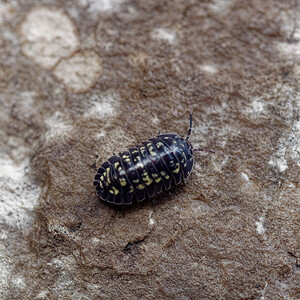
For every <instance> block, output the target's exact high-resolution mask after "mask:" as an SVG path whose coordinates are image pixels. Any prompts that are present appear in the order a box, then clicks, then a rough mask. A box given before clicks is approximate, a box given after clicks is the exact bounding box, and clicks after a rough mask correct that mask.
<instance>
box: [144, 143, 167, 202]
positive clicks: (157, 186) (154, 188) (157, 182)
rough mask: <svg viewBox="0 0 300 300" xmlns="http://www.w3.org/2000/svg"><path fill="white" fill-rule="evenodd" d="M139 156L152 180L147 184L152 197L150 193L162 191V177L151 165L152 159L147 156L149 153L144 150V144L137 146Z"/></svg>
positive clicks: (154, 193)
mask: <svg viewBox="0 0 300 300" xmlns="http://www.w3.org/2000/svg"><path fill="white" fill-rule="evenodd" d="M138 149H139V153H140V156H141V158H142V162H143V164H144V166H145V170H146V172H147V175H148V176H149V178H150V180H153V181H152V183H151V184H150V185H149V188H148V189H147V190H148V193H149V196H150V197H152V196H151V195H153V196H154V195H156V194H159V193H161V192H162V190H163V188H164V184H163V181H162V178H161V176H160V174H159V172H158V171H157V169H156V168H155V166H154V165H153V162H152V160H151V159H150V158H149V154H148V152H147V150H146V147H145V146H138Z"/></svg>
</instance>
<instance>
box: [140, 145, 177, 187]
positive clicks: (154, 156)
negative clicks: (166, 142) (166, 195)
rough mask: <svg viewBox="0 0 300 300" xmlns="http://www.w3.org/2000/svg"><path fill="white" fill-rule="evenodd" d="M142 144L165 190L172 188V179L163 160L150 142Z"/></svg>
mask: <svg viewBox="0 0 300 300" xmlns="http://www.w3.org/2000/svg"><path fill="white" fill-rule="evenodd" d="M142 144H143V145H144V146H145V148H146V151H147V153H148V156H149V159H150V160H151V161H152V164H153V166H154V168H155V169H156V170H157V174H159V175H160V177H161V178H162V182H163V184H164V188H165V190H166V191H167V190H169V189H170V188H171V186H172V177H171V174H170V172H169V170H168V168H167V166H166V165H165V163H164V161H163V159H162V158H161V156H160V155H159V153H158V151H157V150H156V148H155V147H154V145H153V144H152V142H151V141H149V142H143V143H142Z"/></svg>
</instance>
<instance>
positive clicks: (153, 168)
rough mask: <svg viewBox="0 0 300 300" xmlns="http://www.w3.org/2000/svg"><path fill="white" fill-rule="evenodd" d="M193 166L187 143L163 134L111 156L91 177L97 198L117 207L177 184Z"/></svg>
mask: <svg viewBox="0 0 300 300" xmlns="http://www.w3.org/2000/svg"><path fill="white" fill-rule="evenodd" d="M192 167H193V156H192V148H191V145H190V144H189V142H188V140H184V139H183V138H182V137H180V136H178V135H176V134H162V135H158V136H157V137H156V138H153V139H150V140H149V141H147V142H143V143H142V145H139V146H136V147H134V148H130V149H129V151H124V152H121V153H119V155H118V156H116V155H113V156H112V157H110V158H109V159H108V161H106V162H104V163H103V164H102V165H101V167H100V168H99V169H98V171H97V174H96V175H95V178H94V182H93V184H94V186H95V187H96V191H97V195H99V196H100V198H101V199H102V200H104V201H107V202H109V203H113V204H116V205H130V204H132V202H133V200H134V199H135V200H136V201H143V200H145V199H146V197H147V196H148V197H153V196H155V195H157V194H159V193H161V192H162V191H163V190H169V189H170V188H171V186H172V184H180V183H181V182H182V180H183V179H185V178H187V177H188V176H189V175H190V173H191V170H192Z"/></svg>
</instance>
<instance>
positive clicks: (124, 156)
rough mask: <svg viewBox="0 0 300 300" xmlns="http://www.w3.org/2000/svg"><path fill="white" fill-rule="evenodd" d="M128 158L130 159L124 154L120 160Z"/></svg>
mask: <svg viewBox="0 0 300 300" xmlns="http://www.w3.org/2000/svg"><path fill="white" fill-rule="evenodd" d="M129 157H130V156H129V155H126V154H124V155H122V158H124V159H126V158H129Z"/></svg>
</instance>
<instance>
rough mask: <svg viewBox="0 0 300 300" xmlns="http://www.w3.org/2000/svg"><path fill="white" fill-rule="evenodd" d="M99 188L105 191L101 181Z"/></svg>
mask: <svg viewBox="0 0 300 300" xmlns="http://www.w3.org/2000/svg"><path fill="white" fill-rule="evenodd" d="M99 186H100V188H101V189H103V184H102V182H101V181H100V182H99Z"/></svg>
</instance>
